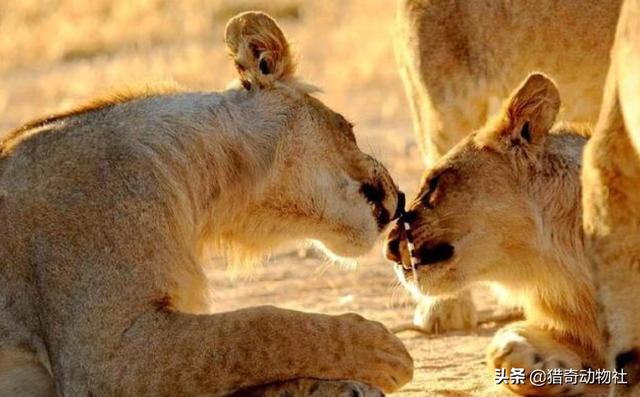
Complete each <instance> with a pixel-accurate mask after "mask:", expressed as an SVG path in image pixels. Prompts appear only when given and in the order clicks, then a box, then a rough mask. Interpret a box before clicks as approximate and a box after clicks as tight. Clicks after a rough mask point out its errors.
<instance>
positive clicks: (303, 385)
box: [228, 379, 384, 397]
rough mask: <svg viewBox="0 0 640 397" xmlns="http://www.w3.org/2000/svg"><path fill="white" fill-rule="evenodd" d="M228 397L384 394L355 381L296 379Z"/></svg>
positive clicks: (367, 396)
mask: <svg viewBox="0 0 640 397" xmlns="http://www.w3.org/2000/svg"><path fill="white" fill-rule="evenodd" d="M228 397H384V393H382V392H381V391H380V390H378V389H376V388H373V387H371V386H368V385H366V384H364V383H361V382H356V381H348V380H336V381H331V380H319V379H296V380H293V381H288V382H280V383H274V384H270V385H265V386H258V387H254V388H250V389H243V390H239V391H238V392H236V393H233V394H231V395H230V396H228Z"/></svg>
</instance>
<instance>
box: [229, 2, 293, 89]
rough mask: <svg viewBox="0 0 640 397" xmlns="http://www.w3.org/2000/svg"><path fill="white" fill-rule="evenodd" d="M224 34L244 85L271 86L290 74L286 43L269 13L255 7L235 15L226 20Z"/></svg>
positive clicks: (246, 86)
mask: <svg viewBox="0 0 640 397" xmlns="http://www.w3.org/2000/svg"><path fill="white" fill-rule="evenodd" d="M224 38H225V42H226V44H227V49H228V51H229V54H230V55H231V57H232V58H233V61H234V63H235V66H236V69H237V71H238V75H239V78H240V81H241V82H242V85H243V86H244V87H245V88H246V89H251V88H258V89H263V88H271V87H273V85H274V83H275V82H277V81H281V80H288V79H291V78H293V75H294V73H295V64H294V62H293V57H292V56H291V51H290V49H289V43H288V42H287V39H286V38H285V37H284V34H283V33H282V30H281V29H280V27H279V26H278V24H277V23H276V21H275V20H273V18H271V17H270V16H269V15H267V14H265V13H263V12H256V11H249V12H244V13H241V14H238V15H236V16H235V17H233V18H231V19H230V20H229V22H228V23H227V27H226V29H225V34H224Z"/></svg>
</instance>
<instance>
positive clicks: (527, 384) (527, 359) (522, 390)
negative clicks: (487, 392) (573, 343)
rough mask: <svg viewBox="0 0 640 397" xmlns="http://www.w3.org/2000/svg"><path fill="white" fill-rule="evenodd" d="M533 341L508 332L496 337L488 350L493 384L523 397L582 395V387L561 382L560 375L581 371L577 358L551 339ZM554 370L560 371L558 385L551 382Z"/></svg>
mask: <svg viewBox="0 0 640 397" xmlns="http://www.w3.org/2000/svg"><path fill="white" fill-rule="evenodd" d="M536 339H537V340H536V341H535V342H534V341H532V340H530V339H528V338H527V336H525V335H522V333H521V332H514V331H512V330H510V329H506V330H501V331H499V332H498V333H497V334H496V336H495V337H494V339H493V341H492V342H491V345H490V346H489V349H488V351H487V363H488V365H489V367H490V369H491V370H492V372H493V373H494V375H495V380H496V383H500V384H503V385H504V386H506V387H507V388H509V389H510V390H512V391H513V392H515V393H517V394H521V395H526V396H558V395H562V396H573V395H577V394H580V393H582V392H583V391H584V386H585V385H584V384H581V383H579V382H576V384H573V383H564V380H563V377H562V375H561V374H562V373H564V371H565V370H567V369H574V370H576V371H579V370H580V369H582V364H581V360H580V357H579V356H578V355H577V354H575V353H573V352H571V351H570V350H568V349H566V348H564V347H561V345H559V344H557V342H555V341H553V340H550V339H549V340H544V339H541V338H536ZM558 347H560V348H558ZM523 370H524V371H523ZM554 370H557V371H558V372H559V375H558V376H559V382H557V381H552V379H551V376H550V373H551V372H553V371H554ZM558 383H559V384H558Z"/></svg>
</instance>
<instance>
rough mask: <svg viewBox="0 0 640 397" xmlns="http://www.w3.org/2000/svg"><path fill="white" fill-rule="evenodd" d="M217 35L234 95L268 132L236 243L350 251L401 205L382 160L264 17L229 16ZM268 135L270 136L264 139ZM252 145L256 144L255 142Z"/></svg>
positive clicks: (358, 249) (361, 247) (369, 239)
mask: <svg viewBox="0 0 640 397" xmlns="http://www.w3.org/2000/svg"><path fill="white" fill-rule="evenodd" d="M225 39H226V42H227V47H228V51H229V53H230V55H231V57H232V58H233V61H234V64H235V67H236V70H237V72H238V81H239V83H240V84H237V89H238V91H239V93H238V95H244V97H246V98H249V99H245V102H244V103H245V104H246V103H247V101H253V103H255V107H254V108H253V109H252V110H251V113H253V114H252V116H253V117H254V119H253V120H249V121H250V122H251V123H252V127H251V128H252V129H262V130H263V131H267V130H271V131H274V136H271V135H269V134H266V135H265V137H267V138H269V141H268V142H267V141H266V139H265V140H263V141H262V142H255V143H254V145H256V146H258V145H265V146H269V145H271V144H272V143H273V142H275V148H274V149H273V151H267V150H264V151H263V152H264V153H272V154H271V155H269V156H267V157H269V159H268V164H269V172H268V173H266V174H265V176H264V178H263V180H262V181H261V182H262V186H261V188H260V194H258V195H256V197H255V200H254V202H253V203H252V205H251V208H249V209H248V210H247V213H248V214H250V217H249V222H251V223H252V224H251V225H247V227H244V228H242V229H243V231H242V232H238V233H244V234H243V235H236V236H235V237H236V240H241V243H242V246H243V247H242V248H243V249H245V251H246V248H247V247H249V248H254V250H256V251H260V250H261V248H262V247H261V246H264V247H266V248H270V247H272V246H274V245H277V244H278V243H279V242H281V241H284V240H288V239H301V238H305V239H312V240H315V241H317V242H319V243H320V244H321V246H323V247H326V248H328V250H329V251H331V252H332V253H333V254H336V255H338V256H345V257H355V256H358V255H361V254H363V253H365V252H367V251H368V250H370V249H371V247H372V245H373V243H374V242H375V240H376V239H377V237H378V236H379V235H380V233H381V232H382V230H383V229H384V227H385V226H386V225H388V224H389V223H390V222H391V221H392V220H393V219H394V218H395V217H396V216H397V213H399V209H400V208H403V207H404V198H403V196H402V193H400V192H399V191H398V188H397V186H396V184H395V183H394V181H393V180H392V178H391V176H390V175H389V173H388V172H387V170H386V169H385V168H384V166H383V165H382V164H381V163H380V162H378V161H377V160H376V159H374V158H373V157H371V156H370V155H368V154H365V153H363V152H362V151H361V150H360V149H359V148H358V145H357V142H356V137H355V135H354V133H353V126H352V124H351V123H350V122H348V121H347V120H346V119H345V118H344V117H343V116H342V115H341V114H339V113H337V112H334V111H333V110H331V109H330V108H328V107H327V106H325V105H324V104H323V103H322V102H321V101H320V100H318V99H317V98H315V97H314V96H312V95H311V93H312V91H313V88H312V87H311V86H310V85H308V84H305V83H303V82H301V81H299V80H298V79H297V78H296V75H295V72H296V70H295V69H296V68H295V63H294V61H293V57H292V54H291V51H290V48H289V44H288V43H287V40H286V38H285V36H284V34H283V33H282V31H281V30H280V28H279V27H278V25H277V24H276V22H275V21H274V20H273V19H271V18H270V17H269V16H268V15H266V14H264V13H260V12H247V13H243V14H240V15H238V16H236V17H234V18H233V19H231V20H230V21H229V23H228V25H227V28H226V33H225ZM271 138H273V139H271ZM255 150H256V151H260V150H262V149H261V148H260V147H256V148H255Z"/></svg>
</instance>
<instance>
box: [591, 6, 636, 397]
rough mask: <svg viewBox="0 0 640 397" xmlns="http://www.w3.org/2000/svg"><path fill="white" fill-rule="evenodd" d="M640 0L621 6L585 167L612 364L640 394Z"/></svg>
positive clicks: (626, 392) (618, 390) (629, 390)
mask: <svg viewBox="0 0 640 397" xmlns="http://www.w3.org/2000/svg"><path fill="white" fill-rule="evenodd" d="M639 19H640V1H637V0H636V1H627V2H625V5H624V6H623V8H622V11H621V17H620V22H619V25H618V32H617V36H616V43H615V45H614V48H613V51H612V64H611V68H610V69H609V75H608V76H607V84H606V86H605V95H604V99H603V106H602V110H601V113H600V119H599V120H598V124H597V126H596V129H595V132H594V136H593V137H592V138H591V140H590V142H589V143H588V144H587V148H586V149H585V160H584V166H583V174H582V178H583V189H584V193H583V206H584V229H585V236H586V241H587V247H588V249H589V254H590V257H591V258H592V260H593V263H594V267H595V270H596V274H597V276H596V281H597V283H598V292H599V297H600V299H601V302H602V307H603V314H604V315H603V318H602V320H603V321H604V322H605V324H606V328H607V332H605V335H606V336H608V350H609V354H608V361H609V367H611V368H614V367H615V368H617V369H624V371H625V372H626V373H627V374H628V375H627V379H626V380H627V381H628V385H622V384H616V385H614V386H613V388H612V394H611V395H612V396H616V397H620V396H640V314H639V312H638V302H639V299H638V289H639V288H640V117H639V116H638V115H640V80H639V79H638V68H640V43H639V42H640V22H639Z"/></svg>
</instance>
